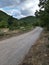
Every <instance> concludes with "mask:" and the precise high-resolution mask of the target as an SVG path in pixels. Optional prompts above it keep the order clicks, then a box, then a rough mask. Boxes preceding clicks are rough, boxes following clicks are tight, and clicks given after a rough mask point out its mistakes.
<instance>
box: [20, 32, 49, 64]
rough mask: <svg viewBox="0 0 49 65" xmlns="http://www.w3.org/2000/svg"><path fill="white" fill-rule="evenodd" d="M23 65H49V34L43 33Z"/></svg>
mask: <svg viewBox="0 0 49 65" xmlns="http://www.w3.org/2000/svg"><path fill="white" fill-rule="evenodd" d="M21 65H49V32H48V31H47V32H43V33H42V35H41V37H40V39H39V40H38V41H37V42H36V43H35V45H33V46H32V47H31V49H30V51H29V52H28V54H27V55H26V57H25V59H24V60H23V62H22V64H21Z"/></svg>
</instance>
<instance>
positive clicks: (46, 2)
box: [35, 0, 49, 29]
mask: <svg viewBox="0 0 49 65" xmlns="http://www.w3.org/2000/svg"><path fill="white" fill-rule="evenodd" d="M39 1H40V3H39V7H40V10H39V11H36V13H35V15H36V16H37V17H38V18H40V20H41V22H40V24H41V26H43V27H46V28H47V29H49V0H39Z"/></svg>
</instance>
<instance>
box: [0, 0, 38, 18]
mask: <svg viewBox="0 0 49 65" xmlns="http://www.w3.org/2000/svg"><path fill="white" fill-rule="evenodd" d="M38 3H39V0H1V1H0V7H1V8H0V9H2V10H3V11H5V12H6V13H8V14H9V15H13V16H14V17H16V18H21V17H25V16H29V15H34V13H35V10H36V9H39V7H38ZM6 7H8V8H9V9H7V8H6Z"/></svg>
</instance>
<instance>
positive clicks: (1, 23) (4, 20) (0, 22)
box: [0, 10, 36, 27]
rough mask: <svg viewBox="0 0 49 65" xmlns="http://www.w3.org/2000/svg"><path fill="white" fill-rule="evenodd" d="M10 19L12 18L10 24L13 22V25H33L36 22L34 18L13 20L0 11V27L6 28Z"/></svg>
mask: <svg viewBox="0 0 49 65" xmlns="http://www.w3.org/2000/svg"><path fill="white" fill-rule="evenodd" d="M11 18H12V20H10V22H11V21H12V22H14V25H15V24H22V25H23V24H24V23H25V24H28V23H29V24H30V23H33V22H35V21H36V18H35V17H34V16H28V17H25V18H22V19H19V20H18V19H16V18H13V17H12V16H10V15H8V14H7V13H5V12H3V11H1V10H0V27H8V20H9V19H11ZM18 22H19V23H18ZM23 22H24V23H23Z"/></svg>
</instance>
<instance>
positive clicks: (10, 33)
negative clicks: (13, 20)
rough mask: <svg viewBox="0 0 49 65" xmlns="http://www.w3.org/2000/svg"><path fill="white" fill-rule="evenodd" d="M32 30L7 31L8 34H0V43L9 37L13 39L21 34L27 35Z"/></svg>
mask: <svg viewBox="0 0 49 65" xmlns="http://www.w3.org/2000/svg"><path fill="white" fill-rule="evenodd" d="M32 30H33V29H30V30H26V31H22V30H14V31H8V32H5V33H3V32H1V34H0V41H2V40H5V39H8V38H11V37H15V36H19V35H21V34H24V33H27V32H30V31H32Z"/></svg>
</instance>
